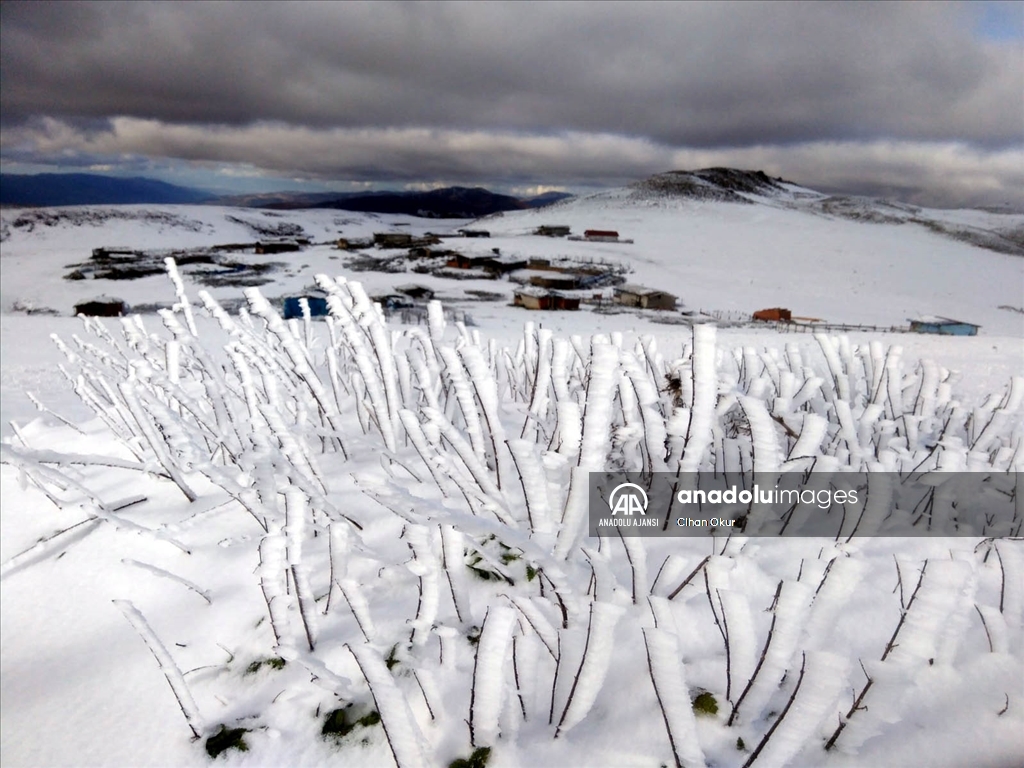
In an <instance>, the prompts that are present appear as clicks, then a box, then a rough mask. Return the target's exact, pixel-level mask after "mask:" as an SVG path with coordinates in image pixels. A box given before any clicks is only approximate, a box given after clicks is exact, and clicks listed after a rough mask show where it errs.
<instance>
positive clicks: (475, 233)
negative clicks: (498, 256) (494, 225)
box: [459, 229, 491, 237]
mask: <svg viewBox="0 0 1024 768" xmlns="http://www.w3.org/2000/svg"><path fill="white" fill-rule="evenodd" d="M459 234H460V235H462V236H463V237H490V236H491V233H490V232H488V231H487V230H486V229H460V230H459Z"/></svg>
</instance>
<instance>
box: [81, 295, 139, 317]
mask: <svg viewBox="0 0 1024 768" xmlns="http://www.w3.org/2000/svg"><path fill="white" fill-rule="evenodd" d="M75 314H76V315H85V316H86V317H121V316H122V315H127V314H128V304H127V303H126V302H125V301H124V300H123V299H115V298H113V297H111V296H97V297H96V298H95V299H91V300H89V301H83V302H81V303H79V304H75Z"/></svg>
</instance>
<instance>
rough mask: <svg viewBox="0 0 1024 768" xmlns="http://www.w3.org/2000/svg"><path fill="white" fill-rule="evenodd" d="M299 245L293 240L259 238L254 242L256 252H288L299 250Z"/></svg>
mask: <svg viewBox="0 0 1024 768" xmlns="http://www.w3.org/2000/svg"><path fill="white" fill-rule="evenodd" d="M301 248H302V246H300V245H299V244H298V243H297V242H295V241H294V240H261V241H260V242H258V243H256V253H263V254H266V253H289V252H291V251H298V250H301Z"/></svg>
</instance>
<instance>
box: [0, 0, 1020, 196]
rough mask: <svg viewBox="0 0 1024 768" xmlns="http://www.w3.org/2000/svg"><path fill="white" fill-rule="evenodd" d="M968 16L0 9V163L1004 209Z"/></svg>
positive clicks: (649, 6)
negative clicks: (766, 177)
mask: <svg viewBox="0 0 1024 768" xmlns="http://www.w3.org/2000/svg"><path fill="white" fill-rule="evenodd" d="M972 12H973V10H972V6H971V5H970V4H927V3H857V4H832V3H787V4H771V3H765V4H761V3H741V4H733V3H683V4H670V3H627V4H619V3H593V4H582V3H568V4H560V3H537V4H534V3H511V4H503V3H486V4H484V3H479V4H468V3H457V4H456V3H365V4H364V3H350V2H345V3H320V2H314V3H282V4H276V3H275V4H272V3H209V4H205V3H130V4H129V3H103V2H91V3H70V4H65V3H41V2H33V3H12V2H5V3H3V5H2V7H0V14H2V22H3V23H2V25H0V77H2V83H0V84H2V87H0V108H2V115H0V116H2V121H3V125H4V136H3V141H2V148H3V152H4V155H5V158H6V159H8V160H10V159H11V158H17V159H19V160H23V161H24V160H27V159H29V158H33V157H34V158H35V159H36V160H37V161H52V159H53V158H55V157H60V156H61V153H63V155H64V157H68V155H69V153H71V154H74V153H94V154H96V155H97V156H99V155H102V156H104V157H107V158H110V157H117V156H118V155H122V154H140V155H146V156H150V157H167V158H173V159H177V160H185V161H197V162H212V163H216V162H222V163H246V164H251V165H253V166H255V167H258V168H261V169H265V170H267V171H273V172H279V173H286V174H289V173H295V174H300V175H303V176H305V177H311V178H325V179H330V178H344V179H401V180H412V181H415V180H423V179H425V178H429V177H441V178H445V179H450V180H453V181H464V182H465V181H480V182H484V183H486V182H488V181H489V180H499V181H517V182H520V181H535V182H547V183H551V182H555V183H572V182H577V183H579V182H592V183H596V184H605V183H620V182H621V181H624V180H629V179H633V178H636V177H637V176H642V175H645V174H648V173H652V172H657V171H660V170H666V169H668V168H670V167H680V165H684V166H689V165H694V164H698V165H699V164H706V163H703V162H701V161H702V160H704V159H706V160H708V161H709V162H710V161H716V162H717V161H721V162H722V163H726V164H730V165H740V164H746V165H748V166H750V165H753V166H757V167H765V169H766V170H768V171H769V172H775V173H779V174H781V175H785V176H787V177H799V178H798V180H799V181H802V182H804V183H808V184H813V183H819V184H825V185H827V186H831V187H836V188H844V187H845V188H850V189H851V190H852V191H859V190H863V191H870V190H871V189H873V188H874V189H878V190H885V189H890V190H903V192H902V193H901V194H903V195H904V196H911V197H913V196H915V195H917V196H921V195H923V196H924V197H925V198H929V196H930V198H929V199H930V200H931V201H933V202H940V201H941V202H956V201H957V200H959V199H961V196H962V199H965V200H970V201H977V200H984V201H992V202H1006V201H1007V200H1009V201H1013V202H1015V201H1016V200H1017V198H1019V197H1020V193H1019V192H1016V191H1015V190H1014V187H1013V185H1014V184H1015V183H1018V182H1019V181H1020V173H1019V169H1020V160H1021V154H1020V150H1021V146H1022V141H1024V56H1022V55H1021V44H1020V41H1019V40H1010V41H1005V40H1003V41H998V40H985V39H983V38H980V37H979V36H977V35H976V34H975V33H974V31H973V27H974V24H973V17H972ZM1021 12H1022V13H1024V8H1022V9H1021ZM690 160H693V161H696V162H687V161H690ZM953 173H955V174H959V175H960V176H959V178H958V179H951V178H948V175H949V174H953ZM868 174H872V175H871V177H870V178H867V176H868ZM851 185H852V186H851ZM1004 198H1005V199H1004Z"/></svg>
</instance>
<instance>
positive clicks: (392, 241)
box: [373, 232, 413, 248]
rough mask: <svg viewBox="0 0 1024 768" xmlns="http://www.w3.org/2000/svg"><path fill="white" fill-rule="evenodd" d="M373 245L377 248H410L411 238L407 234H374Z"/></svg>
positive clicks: (411, 244)
mask: <svg viewBox="0 0 1024 768" xmlns="http://www.w3.org/2000/svg"><path fill="white" fill-rule="evenodd" d="M373 243H374V245H376V246H377V247H378V248H411V247H412V246H413V238H412V235H410V234H409V233H408V232H374V233H373Z"/></svg>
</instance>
